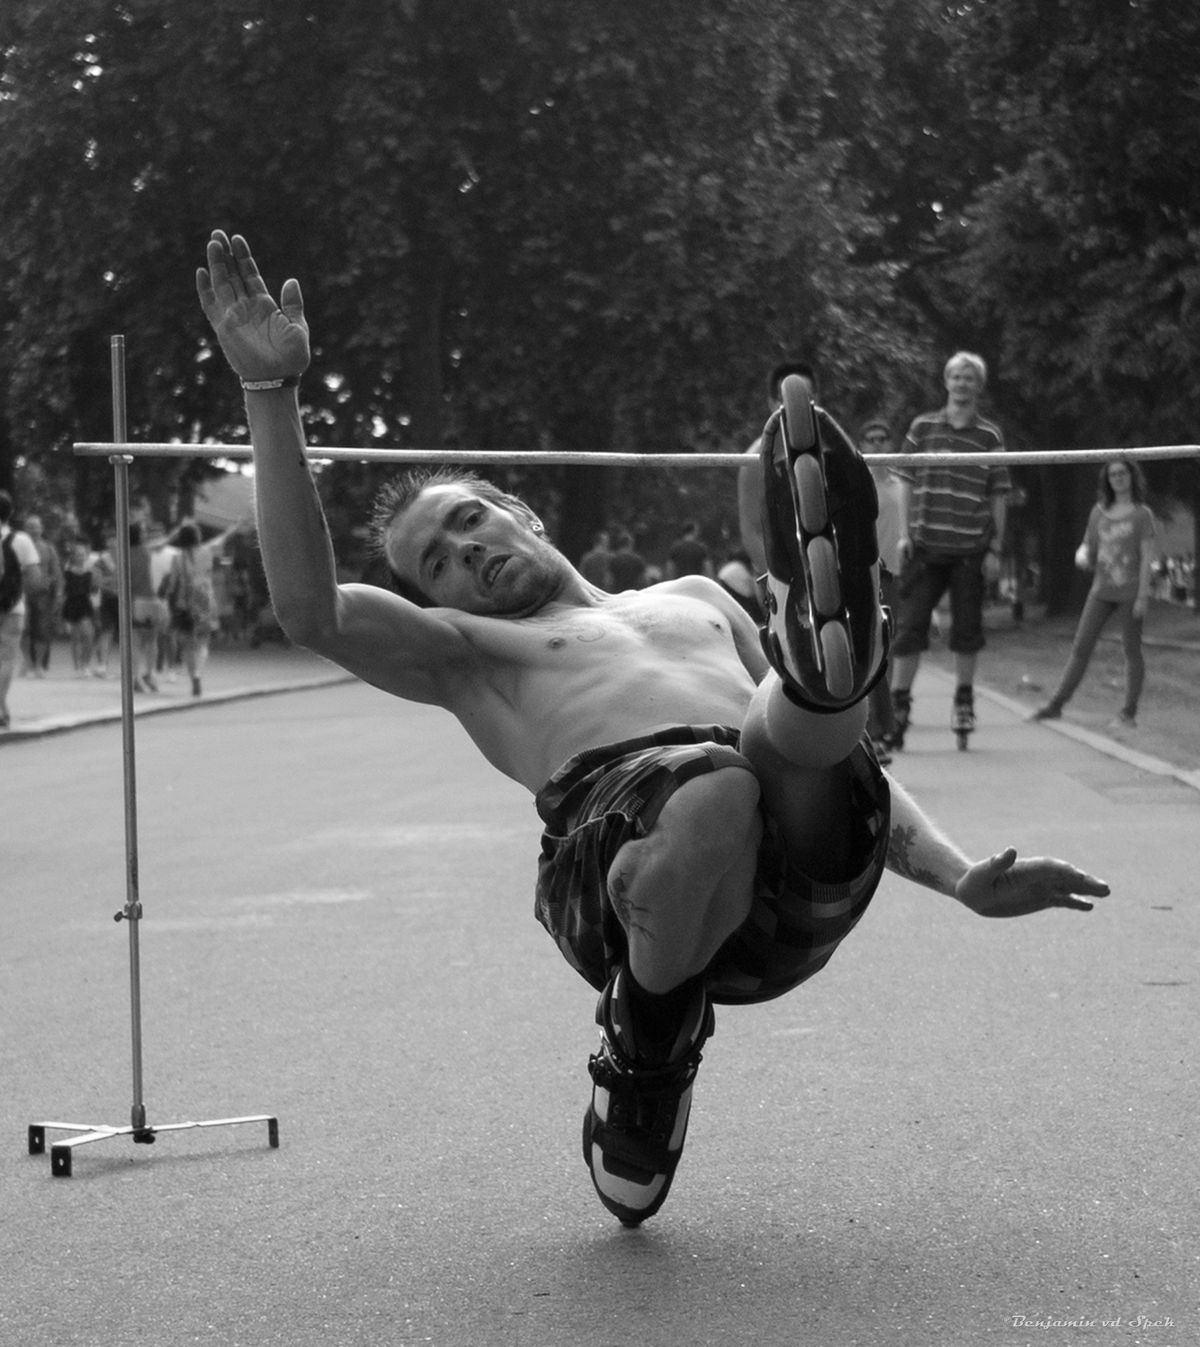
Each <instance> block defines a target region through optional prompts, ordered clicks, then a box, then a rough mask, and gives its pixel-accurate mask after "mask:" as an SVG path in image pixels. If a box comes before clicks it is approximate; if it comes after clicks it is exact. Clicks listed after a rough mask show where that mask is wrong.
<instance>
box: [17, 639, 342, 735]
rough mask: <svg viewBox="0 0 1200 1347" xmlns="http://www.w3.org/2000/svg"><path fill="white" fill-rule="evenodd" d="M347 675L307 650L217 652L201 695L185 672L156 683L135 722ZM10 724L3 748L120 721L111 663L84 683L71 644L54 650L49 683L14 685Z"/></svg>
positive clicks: (137, 702)
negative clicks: (74, 664)
mask: <svg viewBox="0 0 1200 1347" xmlns="http://www.w3.org/2000/svg"><path fill="white" fill-rule="evenodd" d="M348 677H349V675H347V674H346V673H344V672H343V671H342V670H341V669H339V668H337V667H336V666H334V665H332V664H329V663H327V662H326V661H325V660H322V659H318V658H317V657H316V656H315V655H311V654H309V653H308V652H307V651H305V650H298V649H295V648H294V647H291V646H286V645H281V644H278V643H274V642H272V643H268V644H264V645H259V646H255V647H253V648H252V647H250V646H248V645H235V646H217V647H216V648H214V650H213V651H212V654H211V657H210V659H209V663H208V667H207V669H206V670H205V671H204V678H203V680H202V683H203V689H204V691H203V695H202V696H201V697H200V698H195V697H193V696H192V690H191V680H190V679H189V678H188V676H187V674H186V672H185V671H184V670H183V669H178V670H175V671H171V672H168V673H167V674H166V675H165V676H160V678H159V685H158V686H159V690H158V692H156V693H138V694H137V695H136V696H135V698H134V713H135V715H137V716H139V717H140V716H144V715H157V714H161V713H162V712H164V711H180V710H187V709H188V708H191V707H195V706H197V705H199V704H202V703H206V702H207V703H211V702H220V701H230V700H235V699H240V698H243V697H252V696H259V695H262V694H264V693H269V692H279V691H283V690H294V689H298V688H306V687H320V686H324V685H325V684H328V683H331V682H342V681H345V680H346V679H347V678H348ZM8 705H9V711H10V713H11V716H12V724H11V726H10V727H9V729H8V730H0V746H3V745H4V744H6V743H12V742H14V741H15V740H18V739H27V738H37V737H40V736H42V735H46V734H59V733H62V732H63V731H65V730H73V729H78V728H80V727H81V726H84V725H95V724H100V723H104V722H106V721H111V720H119V719H120V718H121V679H120V672H119V669H118V667H117V662H116V660H115V658H114V661H113V664H112V665H111V668H110V676H109V677H108V678H92V677H80V676H79V675H78V674H76V673H75V672H74V671H73V670H72V668H71V657H70V652H69V650H68V649H67V646H66V643H65V642H63V641H59V642H57V643H56V644H55V647H54V650H53V653H52V656H51V661H50V672H49V675H48V676H47V677H45V678H33V677H19V678H15V679H14V680H13V683H12V687H11V689H10V691H9V694H8Z"/></svg>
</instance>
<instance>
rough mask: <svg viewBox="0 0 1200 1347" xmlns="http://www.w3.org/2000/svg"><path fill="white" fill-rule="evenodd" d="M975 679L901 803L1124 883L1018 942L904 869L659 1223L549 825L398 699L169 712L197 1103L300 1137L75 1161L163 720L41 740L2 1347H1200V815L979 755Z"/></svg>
mask: <svg viewBox="0 0 1200 1347" xmlns="http://www.w3.org/2000/svg"><path fill="white" fill-rule="evenodd" d="M214 687H215V679H214ZM949 694H950V689H949V684H948V683H946V682H945V680H942V679H940V678H939V677H937V676H936V675H934V674H933V673H932V672H931V673H930V674H929V675H928V676H926V675H924V674H923V676H922V682H921V684H920V685H919V688H918V697H917V707H916V717H915V724H914V728H913V731H912V735H911V738H910V740H909V745H910V746H909V748H908V749H907V750H906V752H905V753H904V754H903V755H902V756H901V757H900V758H899V759H898V761H897V763H896V774H897V776H898V777H899V779H901V780H902V781H903V782H905V783H906V784H907V785H909V786H910V787H911V788H912V789H913V790H914V791H915V792H916V793H917V794H918V795H919V797H920V798H921V799H922V800H923V801H924V802H925V803H926V804H927V806H928V807H929V808H930V810H931V812H932V813H933V814H934V815H935V817H937V818H938V819H939V820H940V821H941V822H943V823H944V825H945V826H946V827H947V829H948V830H949V831H950V832H952V833H953V834H954V835H956V836H957V837H959V838H960V839H961V840H962V841H963V843H964V844H965V845H966V846H967V848H968V849H970V850H972V851H976V852H979V853H981V854H982V853H984V852H987V851H991V850H995V849H997V848H998V847H1000V846H1001V845H1003V844H1005V843H1008V842H1010V841H1011V842H1013V843H1015V844H1017V845H1019V846H1021V847H1022V848H1023V849H1024V850H1026V851H1027V852H1053V853H1057V854H1061V855H1066V856H1069V857H1070V858H1072V859H1074V860H1077V861H1079V862H1081V863H1083V864H1085V865H1087V866H1089V867H1090V868H1093V869H1094V870H1095V871H1096V872H1098V873H1100V874H1103V875H1105V876H1106V877H1107V878H1108V879H1109V880H1110V882H1111V883H1112V885H1113V888H1114V895H1113V897H1112V898H1111V899H1110V900H1108V901H1107V902H1106V903H1104V904H1103V905H1102V906H1101V907H1100V908H1099V909H1098V910H1097V911H1096V912H1094V913H1092V914H1089V915H1086V916H1081V915H1076V914H1069V913H1056V914H1046V915H1043V916H1041V917H1038V918H1034V919H1030V920H1027V921H1020V922H1004V923H992V922H984V921H981V920H979V919H978V918H975V917H972V916H971V915H970V914H968V913H966V912H964V911H962V910H961V909H959V908H957V907H955V906H954V904H953V903H951V902H949V901H948V900H946V899H942V898H938V897H935V896H934V895H931V894H928V893H926V892H924V891H921V890H917V889H915V888H913V887H911V886H909V885H907V884H904V883H903V882H901V881H898V880H895V879H893V878H892V877H888V878H887V879H886V880H885V882H884V885H883V886H882V888H881V891H880V893H879V895H878V898H877V899H876V901H875V903H874V904H873V905H872V908H871V910H870V912H869V913H868V914H867V917H866V918H865V919H864V921H863V922H862V924H861V926H860V928H859V929H858V930H857V931H856V932H855V933H854V934H853V936H852V937H851V940H850V941H849V942H848V944H847V946H846V947H845V948H844V949H843V950H842V951H840V952H839V954H838V956H837V957H836V958H835V959H834V961H833V962H832V963H831V965H830V967H829V968H828V969H827V970H826V971H825V972H824V973H822V974H821V975H820V977H819V978H817V979H815V980H814V981H813V982H812V983H811V984H809V986H807V987H805V988H803V989H801V990H800V991H799V992H798V993H796V994H795V995H793V996H790V997H786V998H783V999H782V1000H780V1001H777V1002H774V1003H772V1004H771V1005H769V1006H765V1007H759V1008H754V1009H746V1010H741V1011H727V1012H725V1013H723V1014H722V1015H721V1017H720V1023H719V1026H718V1032H717V1035H716V1037H715V1038H714V1039H713V1041H712V1043H711V1045H710V1049H709V1051H708V1052H707V1054H706V1061H705V1065H704V1067H703V1069H702V1072H701V1077H700V1080H699V1083H698V1087H697V1102H696V1111H695V1116H694V1122H693V1127H692V1133H691V1136H690V1137H689V1142H688V1150H687V1154H686V1156H685V1158H684V1162H683V1165H682V1166H681V1169H680V1173H679V1177H678V1180H677V1185H676V1190H675V1192H674V1193H673V1194H672V1196H671V1199H670V1201H669V1202H668V1204H667V1206H666V1207H665V1208H664V1210H663V1211H662V1213H660V1215H659V1216H658V1217H656V1218H655V1219H654V1220H653V1221H651V1222H649V1223H648V1224H647V1225H646V1226H645V1227H644V1228H643V1229H642V1230H640V1231H637V1232H630V1231H624V1230H622V1229H621V1228H620V1227H619V1226H618V1225H616V1224H615V1223H614V1222H613V1221H612V1220H611V1218H609V1217H608V1216H607V1215H606V1213H605V1212H604V1211H603V1210H602V1209H601V1208H600V1206H599V1204H598V1203H597V1202H596V1200H595V1198H594V1196H593V1195H592V1192H591V1188H590V1184H589V1182H588V1179H587V1175H586V1172H585V1170H584V1168H583V1165H582V1162H581V1160H580V1158H579V1139H578V1129H579V1122H580V1118H581V1116H582V1111H583V1106H584V1102H585V1099H586V1094H587V1086H588V1082H587V1076H586V1072H585V1069H584V1063H585V1060H586V1056H587V1053H588V1052H589V1051H590V1049H591V1047H592V1043H593V1038H594V1029H593V1027H592V1025H591V1024H590V1022H589V1021H590V1013H591V1007H592V1000H593V998H592V996H591V994H590V992H589V991H588V989H587V988H586V987H585V986H584V984H583V983H582V982H581V981H580V980H579V979H577V978H575V977H574V975H573V974H571V973H570V972H569V970H567V969H566V968H565V966H564V965H563V964H562V963H561V960H560V959H559V958H558V955H557V954H556V952H555V950H554V948H553V945H552V943H551V942H550V941H549V940H548V939H547V938H546V937H545V936H544V935H543V933H542V932H541V931H540V929H539V928H538V927H537V925H536V923H534V921H533V919H532V915H531V901H530V886H531V875H532V864H533V856H534V852H535V846H536V819H535V818H534V816H533V811H532V809H531V808H530V804H529V801H528V799H527V798H526V797H525V795H524V794H523V792H522V791H520V790H519V789H518V788H516V787H515V786H513V785H511V783H508V782H507V781H505V780H504V779H503V778H501V777H499V776H498V775H497V774H496V773H495V772H493V771H491V770H490V769H489V768H487V767H486V766H485V765H483V764H482V763H481V762H480V760H479V759H478V756H477V754H476V753H475V751H474V750H473V748H472V747H471V746H470V744H469V743H468V742H467V741H466V739H465V736H463V735H462V733H461V732H460V731H459V730H458V729H457V727H456V726H455V725H454V723H453V722H452V721H451V720H450V719H449V718H448V717H447V716H445V715H444V714H443V713H440V712H438V711H435V710H432V709H430V708H425V707H419V706H409V705H402V704H400V703H397V702H394V701H391V700H389V699H387V698H384V697H383V696H382V695H381V694H378V693H376V692H374V691H372V690H371V689H368V688H365V687H362V686H360V685H339V686H333V687H325V688H319V689H313V690H307V691H302V692H296V693H293V694H291V695H283V696H275V697H265V698H264V697H257V698H254V699H253V700H246V699H242V700H236V701H228V702H225V703H220V704H207V705H199V706H197V707H195V708H194V709H193V710H191V711H189V714H187V715H155V716H151V717H146V718H144V719H143V720H141V721H139V723H138V727H137V744H138V785H139V805H138V824H139V839H140V846H139V857H140V894H141V896H142V898H143V901H144V902H145V905H146V919H145V921H143V922H142V924H141V956H142V965H143V1010H144V1023H145V1064H146V1088H145V1097H146V1102H147V1104H148V1106H149V1109H150V1119H151V1122H152V1123H153V1122H158V1123H164V1122H171V1121H181V1120H207V1119H217V1118H224V1117H229V1116H237V1115H241V1114H246V1113H258V1112H275V1113H277V1114H278V1115H279V1119H280V1130H281V1141H282V1144H281V1146H280V1148H279V1149H278V1150H271V1149H269V1148H268V1147H267V1146H266V1144H265V1136H263V1135H260V1134H259V1133H258V1131H257V1130H253V1131H251V1130H246V1129H224V1130H222V1129H212V1130H209V1131H194V1132H182V1133H178V1134H164V1135H162V1136H161V1137H160V1139H159V1140H158V1142H157V1143H156V1144H155V1145H154V1146H134V1145H132V1144H131V1143H129V1142H128V1141H126V1140H120V1141H107V1142H103V1143H100V1144H98V1145H96V1146H93V1147H90V1148H85V1149H83V1150H81V1151H80V1152H78V1153H77V1155H76V1157H75V1174H74V1176H73V1177H72V1178H70V1179H58V1178H53V1177H51V1176H50V1173H49V1165H48V1160H47V1157H45V1156H40V1157H31V1156H28V1155H26V1154H25V1153H24V1149H25V1128H26V1126H27V1124H28V1123H29V1122H32V1121H40V1120H46V1119H49V1120H55V1119H57V1120H64V1121H84V1122H97V1121H98V1122H107V1123H110V1124H115V1125H121V1124H123V1123H124V1122H125V1121H127V1118H128V1107H129V1099H130V1069H129V1013H128V977H127V964H128V961H127V946H126V941H127V935H126V928H125V926H123V925H114V923H113V922H112V920H111V917H112V914H113V912H114V911H116V910H117V909H119V908H120V907H121V906H122V904H123V901H124V896H125V890H124V873H125V872H124V835H123V827H122V810H121V779H120V734H119V727H118V726H117V725H116V724H115V723H111V722H110V723H102V724H97V725H93V726H91V727H88V728H85V729H82V730H80V731H79V732H77V733H72V734H58V735H51V736H49V737H43V738H40V739H24V740H19V739H18V740H13V739H12V738H11V737H10V740H9V742H8V743H7V744H6V745H5V748H4V751H3V752H0V774H2V775H0V781H2V784H3V790H4V793H5V794H4V800H5V804H4V809H5V823H4V829H5V832H4V837H5V843H4V851H3V877H2V888H3V893H4V905H3V911H4V918H5V920H4V940H3V941H2V942H0V987H2V988H3V992H2V995H3V998H4V1000H3V1005H4V1016H3V1030H4V1032H3V1037H2V1039H0V1079H3V1081H4V1090H3V1091H2V1092H0V1136H2V1137H4V1138H7V1141H6V1142H5V1144H4V1146H3V1148H0V1210H3V1213H4V1216H3V1220H2V1221H0V1266H2V1267H3V1268H4V1269H5V1293H4V1295H3V1297H0V1342H2V1343H5V1344H7V1343H9V1342H11V1343H13V1344H14V1345H15V1344H18V1343H19V1344H21V1347H64V1345H65V1344H82V1345H84V1347H184V1344H205V1345H206V1347H240V1345H241V1344H246V1347H284V1344H286V1345H287V1347H310V1344H311V1345H312V1347H333V1345H335V1344H336V1347H343V1345H350V1344H354V1345H357V1344H364V1345H367V1344H369V1345H370V1347H375V1345H376V1344H378V1347H416V1344H423V1343H432V1344H438V1345H439V1347H492V1344H496V1345H497V1347H560V1344H561V1345H564V1347H567V1345H569V1347H610V1344H612V1345H615V1344H618V1343H621V1344H624V1343H628V1342H633V1341H636V1342H639V1343H643V1344H647V1345H648V1347H678V1345H679V1344H683V1343H686V1344H701V1345H705V1344H711V1345H712V1347H729V1345H730V1344H734V1345H735V1347H737V1345H740V1344H745V1345H746V1347H761V1345H762V1344H781V1345H782V1344H789V1345H790V1344H793V1343H802V1342H804V1343H814V1344H820V1347H908V1345H909V1344H911V1345H912V1347H926V1345H927V1344H933V1345H935V1347H941V1345H942V1344H953V1347H971V1345H972V1344H976V1343H985V1344H993V1343H994V1344H1005V1345H1006V1347H1007V1345H1009V1344H1013V1345H1014V1347H1015V1345H1017V1344H1027V1343H1034V1344H1054V1345H1055V1347H1057V1345H1058V1344H1066V1343H1070V1344H1077V1343H1080V1342H1089V1343H1101V1344H1117V1343H1120V1344H1122V1345H1123V1347H1124V1344H1135V1343H1144V1344H1148V1345H1152V1347H1191V1344H1193V1343H1195V1342H1197V1341H1200V1315H1198V1313H1197V1308H1196V1300H1197V1294H1196V1293H1197V1287H1198V1285H1200V1279H1198V1276H1197V1272H1198V1268H1197V1261H1196V1251H1197V1249H1200V1214H1198V1212H1197V1209H1196V1204H1195V1201H1194V1177H1195V1175H1196V1173H1197V1172H1200V1155H1198V1154H1197V1143H1196V1127H1195V1118H1196V1102H1197V1101H1196V1092H1195V1078H1194V1076H1195V1073H1194V1065H1193V1063H1194V1055H1195V1047H1194V1038H1195V1026H1196V1024H1197V1022H1198V1014H1197V1011H1198V1009H1200V1006H1198V1004H1197V1000H1198V998H1197V979H1196V972H1195V951H1196V948H1197V943H1198V937H1200V911H1198V909H1197V906H1196V904H1195V882H1194V862H1193V859H1192V858H1193V855H1194V849H1195V839H1196V837H1197V835H1198V831H1197V830H1198V826H1200V795H1197V793H1196V792H1195V791H1193V790H1191V789H1188V788H1187V787H1186V786H1185V785H1184V784H1183V783H1181V782H1180V781H1178V780H1176V779H1174V778H1173V777H1170V776H1165V775H1160V774H1157V773H1153V772H1148V771H1145V770H1143V769H1141V768H1139V767H1137V766H1136V765H1133V764H1130V763H1128V762H1125V761H1123V760H1121V759H1120V758H1115V757H1110V756H1105V755H1102V754H1100V753H1097V752H1096V751H1095V750H1094V748H1093V747H1091V746H1090V745H1088V744H1086V743H1081V742H1078V741H1076V740H1074V739H1071V738H1066V737H1064V736H1062V735H1058V734H1053V733H1049V732H1047V730H1046V729H1045V728H1044V727H1040V726H1035V725H1029V724H1026V723H1024V722H1023V721H1021V720H1020V719H1019V718H1017V717H1016V716H1014V715H1013V714H1012V713H1011V712H1009V711H1008V710H1007V709H1006V708H1005V707H1004V706H1003V705H1002V704H1000V703H992V702H988V703H986V704H983V705H981V708H980V710H981V716H980V719H981V728H980V730H979V732H978V734H977V736H976V738H975V741H974V747H973V748H972V750H971V751H970V752H969V753H965V754H964V753H958V752H957V751H956V750H955V749H954V748H953V741H952V739H951V736H950V735H949V733H948V731H947V730H946V729H945V728H944V726H945V725H946V723H947V719H948V715H949ZM51 1140H53V1135H52V1136H51ZM1167 1320H1169V1321H1170V1323H1167V1322H1165V1321H1167Z"/></svg>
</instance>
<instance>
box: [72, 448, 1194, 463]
mask: <svg viewBox="0 0 1200 1347" xmlns="http://www.w3.org/2000/svg"><path fill="white" fill-rule="evenodd" d="M72 448H73V450H74V452H75V453H76V454H78V455H80V456H81V457H84V458H99V457H109V456H113V455H118V454H119V455H128V456H129V457H131V458H232V459H249V458H251V457H252V451H251V448H250V446H249V445H248V444H118V443H115V442H114V443H109V444H105V443H102V442H101V443H91V442H84V443H78V444H75V445H73V446H72ZM305 453H306V455H307V456H308V457H309V458H310V459H314V460H317V461H329V462H335V461H341V460H349V461H351V462H356V463H397V464H403V463H461V464H485V463H498V464H507V465H510V466H514V467H515V466H523V465H528V466H531V467H542V466H550V465H553V464H560V465H568V466H575V467H586V468H744V467H746V466H747V465H749V464H751V463H756V462H757V461H758V460H757V458H756V457H754V456H752V455H748V454H689V453H678V454H660V453H647V454H624V453H606V452H597V453H588V452H586V451H584V450H578V449H562V450H558V449H550V450H542V449H342V448H338V449H326V448H321V447H319V446H317V445H309V446H308V448H307V449H306V450H305ZM998 457H999V458H1002V459H1003V461H1004V463H1005V465H1006V466H1008V467H1017V466H1021V465H1024V464H1034V463H1054V464H1057V463H1076V464H1079V463H1104V462H1107V461H1108V460H1109V459H1110V458H1132V459H1163V458H1200V445H1198V444H1159V445H1152V446H1150V447H1148V448H1144V449H1014V450H1009V451H1008V452H1006V453H1004V454H1002V455H997V454H994V453H992V454H988V453H981V454H864V455H863V458H864V459H866V461H867V462H868V463H887V464H890V465H891V466H892V467H895V468H899V467H917V466H920V465H921V464H925V465H929V464H931V463H957V464H975V465H977V466H981V467H986V466H987V465H988V464H991V463H995V462H996V460H997V458H998Z"/></svg>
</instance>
